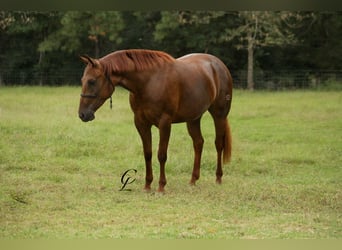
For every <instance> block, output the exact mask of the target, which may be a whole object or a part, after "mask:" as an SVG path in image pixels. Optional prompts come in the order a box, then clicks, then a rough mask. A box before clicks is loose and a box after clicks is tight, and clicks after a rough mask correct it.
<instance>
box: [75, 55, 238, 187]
mask: <svg viewBox="0 0 342 250" xmlns="http://www.w3.org/2000/svg"><path fill="white" fill-rule="evenodd" d="M80 59H81V60H82V61H83V62H84V63H86V67H85V69H84V73H83V76H82V78H81V82H82V92H81V97H80V104H79V110H78V115H79V118H80V119H81V120H82V121H83V122H88V121H91V120H93V119H94V118H95V112H96V110H97V109H98V108H100V107H101V106H102V104H103V103H104V102H105V101H106V100H107V99H108V98H110V100H111V98H112V94H113V93H114V91H115V88H116V87H117V86H121V87H123V88H125V89H127V90H128V91H129V92H130V96H129V102H130V106H131V109H132V111H133V112H134V124H135V127H136V129H137V131H138V133H139V135H140V137H141V141H142V146H143V153H144V158H145V166H146V174H145V187H144V189H145V190H146V191H150V190H151V183H152V181H153V173H152V172H153V171H152V136H151V128H152V126H155V127H157V128H158V129H159V148H158V160H159V164H160V176H159V188H158V191H159V192H164V187H165V185H166V176H165V163H166V160H167V148H168V144H169V138H170V132H171V124H172V123H181V122H185V123H186V125H187V130H188V133H189V135H190V137H191V138H192V141H193V149H194V164H193V170H192V175H191V180H190V184H191V185H195V183H196V181H197V180H198V179H199V177H200V165H201V154H202V149H203V143H204V139H203V136H202V133H201V127H200V121H201V117H202V115H203V113H205V112H206V111H209V113H210V114H211V116H212V118H213V120H214V126H215V132H216V136H215V146H216V151H217V167H216V182H217V183H218V184H221V182H222V175H223V171H222V160H223V163H227V162H229V161H230V158H231V149H232V136H231V130H230V126H229V123H228V118H227V116H228V113H229V111H230V108H231V102H232V88H233V80H232V77H231V74H230V72H229V70H228V68H227V67H226V66H225V64H224V63H223V62H222V61H221V60H220V59H218V58H217V57H215V56H213V55H210V54H202V53H193V54H188V55H185V56H183V57H180V58H177V59H176V58H174V57H172V56H171V55H169V54H167V53H166V52H163V51H156V50H146V49H129V50H119V51H115V52H112V53H110V54H108V55H106V56H104V57H102V58H99V59H95V58H91V57H89V56H87V55H83V56H80ZM222 158H223V159H222Z"/></svg>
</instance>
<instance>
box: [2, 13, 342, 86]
mask: <svg viewBox="0 0 342 250" xmlns="http://www.w3.org/2000/svg"><path fill="white" fill-rule="evenodd" d="M341 23H342V14H341V12H323V11H322V12H307V11H306V12H304V11H280V12H279V11H183V10H180V11H149V12H146V11H66V12H64V11H58V12H56V11H54V12H37V11H1V12H0V31H1V32H0V52H1V53H0V63H1V67H0V85H1V84H7V85H10V84H42V85H43V84H44V85H51V84H52V85H56V84H58V85H62V84H69V83H71V84H75V83H78V82H79V74H81V73H80V72H81V71H82V66H83V65H82V64H80V63H79V60H78V55H80V54H89V55H90V56H93V57H101V56H103V55H106V54H107V53H109V52H112V51H114V50H118V49H129V48H149V49H158V50H163V51H166V52H168V53H170V54H171V55H173V56H175V57H178V56H182V55H184V54H188V53H192V52H204V53H211V54H214V55H216V56H218V57H219V58H221V59H222V60H223V61H224V62H225V63H226V64H227V66H228V67H229V68H230V69H231V71H232V72H233V76H236V75H234V72H238V71H240V70H245V69H247V68H248V65H249V69H251V68H254V69H255V70H273V69H275V70H278V71H279V70H284V69H285V70H291V69H300V70H309V71H312V72H314V71H317V70H332V69H333V70H341V68H342V62H341V61H342V60H341V59H340V57H339V55H340V54H341V53H342V48H341V47H342V46H341V43H340V41H341V40H342V34H341V32H339V31H340V30H341ZM248 44H249V45H250V48H251V49H253V51H252V52H253V53H254V54H253V57H249V56H248V55H249V54H250V51H251V50H247V48H248ZM247 52H248V53H247ZM248 58H252V59H253V60H252V62H253V63H254V64H253V65H252V66H251V65H250V64H248ZM257 87H258V86H257Z"/></svg>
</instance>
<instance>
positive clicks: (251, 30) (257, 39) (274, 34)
mask: <svg viewBox="0 0 342 250" xmlns="http://www.w3.org/2000/svg"><path fill="white" fill-rule="evenodd" d="M238 16H239V19H240V22H239V24H238V26H237V27H236V28H235V29H228V28H227V29H226V30H225V32H224V34H223V35H222V36H221V39H222V40H225V41H232V40H234V42H236V48H237V49H246V50H247V54H248V59H247V88H248V89H249V90H253V89H254V87H255V84H254V79H253V78H254V73H253V70H254V60H255V59H254V50H255V48H257V47H266V46H284V45H288V44H293V43H295V42H296V38H295V36H294V34H293V33H292V31H291V29H289V27H285V26H284V24H286V23H287V22H291V23H292V22H296V21H297V19H296V15H293V14H292V13H291V12H268V11H241V12H239V13H238ZM290 19H291V20H290Z"/></svg>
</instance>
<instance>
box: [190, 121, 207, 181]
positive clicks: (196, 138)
mask: <svg viewBox="0 0 342 250" xmlns="http://www.w3.org/2000/svg"><path fill="white" fill-rule="evenodd" d="M187 128H188V132H189V135H190V136H191V138H192V141H193V147H194V151H195V158H194V168H193V170H192V176H191V180H190V184H191V185H194V184H195V183H196V181H197V180H198V179H199V177H200V166H201V156H202V149H203V143H204V140H203V136H202V133H201V118H199V119H197V120H195V121H190V122H187Z"/></svg>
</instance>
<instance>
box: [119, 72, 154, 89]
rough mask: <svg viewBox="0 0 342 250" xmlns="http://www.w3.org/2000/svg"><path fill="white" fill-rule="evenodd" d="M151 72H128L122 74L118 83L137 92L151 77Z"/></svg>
mask: <svg viewBox="0 0 342 250" xmlns="http://www.w3.org/2000/svg"><path fill="white" fill-rule="evenodd" d="M151 75H152V74H151V72H147V71H141V72H128V73H124V74H123V75H122V80H121V81H120V83H119V85H120V86H122V87H123V88H125V89H127V90H128V91H130V92H132V93H139V92H141V90H142V89H144V86H145V84H147V83H148V82H149V80H150V78H151Z"/></svg>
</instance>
